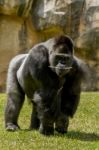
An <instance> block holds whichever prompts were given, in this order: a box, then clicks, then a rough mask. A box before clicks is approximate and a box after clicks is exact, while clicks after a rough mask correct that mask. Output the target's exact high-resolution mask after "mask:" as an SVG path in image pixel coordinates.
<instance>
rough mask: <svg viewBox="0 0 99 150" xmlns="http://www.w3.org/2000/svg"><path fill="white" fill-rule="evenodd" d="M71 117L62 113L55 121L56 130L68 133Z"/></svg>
mask: <svg viewBox="0 0 99 150" xmlns="http://www.w3.org/2000/svg"><path fill="white" fill-rule="evenodd" d="M68 125H69V117H68V116H66V115H64V114H63V113H61V114H60V115H59V117H58V118H57V120H56V122H55V130H56V131H57V132H59V133H62V134H64V133H67V130H68Z"/></svg>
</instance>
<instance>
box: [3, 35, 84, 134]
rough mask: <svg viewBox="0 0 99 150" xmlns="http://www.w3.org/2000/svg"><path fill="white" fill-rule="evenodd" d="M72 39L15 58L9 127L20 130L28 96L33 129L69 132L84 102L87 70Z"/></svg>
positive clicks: (52, 41) (10, 83) (9, 93)
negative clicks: (77, 55) (70, 120)
mask: <svg viewBox="0 0 99 150" xmlns="http://www.w3.org/2000/svg"><path fill="white" fill-rule="evenodd" d="M73 51H74V45H73V41H72V39H71V38H70V37H68V36H66V35H59V36H56V37H53V38H51V39H49V40H47V41H46V42H42V43H40V44H37V45H35V46H34V47H33V48H32V49H31V50H30V51H29V53H28V54H20V55H18V56H16V57H14V58H13V59H12V60H11V62H10V65H9V68H8V76H7V104H6V108H5V128H6V130H8V131H16V130H18V129H20V127H19V125H18V117H19V114H20V110H21V108H22V105H23V103H24V99H25V95H26V96H27V97H28V98H29V99H30V101H31V103H32V106H33V107H32V113H31V121H30V129H39V132H40V133H42V134H44V135H51V134H54V130H56V131H57V132H59V133H62V134H63V133H66V132H67V130H68V125H69V118H70V117H73V115H74V114H75V112H76V110H77V106H78V104H79V100H80V93H81V82H82V79H83V74H84V70H83V68H82V62H81V60H80V59H78V58H77V57H76V56H74V54H73V53H74V52H73Z"/></svg>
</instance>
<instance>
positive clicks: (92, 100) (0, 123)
mask: <svg viewBox="0 0 99 150" xmlns="http://www.w3.org/2000/svg"><path fill="white" fill-rule="evenodd" d="M5 103H6V95H5V94H0V150H99V92H88V93H85V92H84V93H82V94H81V101H80V105H79V107H78V110H77V112H76V114H75V117H74V118H73V119H71V120H70V125H69V131H68V133H67V134H65V135H61V134H58V133H55V135H54V136H49V137H47V136H43V135H41V134H40V133H39V132H38V131H28V130H27V129H28V127H29V123H30V114H31V105H29V104H28V102H27V101H26V102H25V104H24V106H23V108H22V111H21V114H20V118H19V124H20V126H21V128H22V130H20V131H17V132H7V131H5V129H4V107H5Z"/></svg>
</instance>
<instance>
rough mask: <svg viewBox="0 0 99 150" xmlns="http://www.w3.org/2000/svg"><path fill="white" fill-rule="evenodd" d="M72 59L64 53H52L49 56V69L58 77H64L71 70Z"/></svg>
mask: <svg viewBox="0 0 99 150" xmlns="http://www.w3.org/2000/svg"><path fill="white" fill-rule="evenodd" d="M72 63H73V57H72V55H70V54H65V53H52V54H51V55H50V68H51V69H52V70H53V71H54V72H55V73H56V74H57V75H58V76H60V77H62V76H64V75H66V74H67V73H68V72H69V71H70V69H71V68H72Z"/></svg>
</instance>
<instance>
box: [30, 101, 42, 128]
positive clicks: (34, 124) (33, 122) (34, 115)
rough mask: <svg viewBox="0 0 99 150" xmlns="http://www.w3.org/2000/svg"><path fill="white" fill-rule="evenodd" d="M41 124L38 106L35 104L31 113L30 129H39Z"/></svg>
mask: <svg viewBox="0 0 99 150" xmlns="http://www.w3.org/2000/svg"><path fill="white" fill-rule="evenodd" d="M39 125H40V121H39V119H38V114H37V106H36V104H33V106H32V114H31V123H30V129H31V130H32V129H38V128H39Z"/></svg>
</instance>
